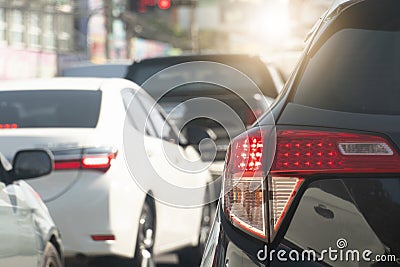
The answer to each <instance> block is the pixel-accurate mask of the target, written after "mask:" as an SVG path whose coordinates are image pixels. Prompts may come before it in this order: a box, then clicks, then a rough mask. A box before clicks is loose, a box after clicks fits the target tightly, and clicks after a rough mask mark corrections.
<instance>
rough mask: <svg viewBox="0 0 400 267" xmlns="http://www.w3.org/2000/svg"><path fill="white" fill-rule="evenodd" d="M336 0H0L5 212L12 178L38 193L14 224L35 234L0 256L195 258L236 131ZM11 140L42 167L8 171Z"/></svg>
mask: <svg viewBox="0 0 400 267" xmlns="http://www.w3.org/2000/svg"><path fill="white" fill-rule="evenodd" d="M331 2H332V1H330V0H308V1H305V0H304V1H295V0H282V1H272V0H234V1H223V0H46V1H42V0H34V1H27V0H21V1H8V0H0V79H1V82H0V152H1V153H2V154H3V155H4V156H2V163H3V167H2V168H1V166H0V170H1V174H2V176H1V177H0V178H1V179H2V183H0V187H1V190H2V192H3V193H4V194H5V199H6V200H5V202H4V203H6V205H5V206H6V207H7V210H5V213H10V214H11V213H12V212H11V211H12V209H15V208H17V209H19V207H18V206H19V205H25V204H24V203H25V202H24V201H22V200H21V201H22V202H21V203H20V202H19V201H17V203H13V202H12V203H11V204H10V203H8V202H9V199H10V200H11V199H13V197H10V196H8V195H7V194H9V193H8V192H10V190H11V191H13V190H14V189H13V188H19V187H23V188H28V189H24V190H25V191H26V192H28V191H29V194H31V195H33V196H34V197H35V198H36V199H39V200H36V201H37V202H39V204H37V205H36V206H35V207H34V208H32V212H33V215H32V214H31V215H29V216H30V217H29V218H26V220H30V222H31V224H32V225H29V224H27V225H25V226H24V227H25V228H24V229H25V230H24V231H28V229H29V231H31V232H32V233H33V232H35V233H38V232H40V233H42V235H37V236H36V237H35V236H34V235H33V234H32V235H31V236H30V238H31V240H28V239H26V238H27V235H25V237H23V238H22V239H21V238H20V237H16V238H17V239H18V238H19V241H18V242H19V243H18V242H15V243H12V242H10V244H9V245H1V246H0V266H56V267H58V266H63V265H64V263H63V262H64V256H65V263H66V266H141V267H145V266H149V267H151V266H177V265H180V266H185V267H191V266H199V265H200V262H201V258H202V254H203V251H204V249H205V245H206V241H207V238H208V235H209V233H210V230H211V226H212V222H213V218H214V215H215V212H216V208H217V202H218V200H219V198H220V194H221V188H222V180H221V175H222V174H223V170H224V161H225V159H226V157H227V152H228V156H229V151H228V147H229V144H230V142H231V140H232V139H233V138H234V137H236V136H238V135H240V134H241V133H243V132H245V131H246V130H247V129H249V128H251V127H252V125H255V124H257V122H258V121H259V120H260V119H261V118H262V117H263V115H264V114H265V113H266V112H268V111H269V110H270V108H271V107H272V106H273V105H274V103H275V100H276V99H277V98H278V97H279V95H280V93H281V92H282V91H283V90H284V84H285V81H286V80H287V78H288V77H289V76H290V73H291V71H292V68H293V67H294V65H295V63H296V61H297V60H298V59H299V56H300V54H301V51H302V49H303V48H304V40H305V39H306V38H307V33H308V32H309V31H310V30H311V28H312V26H313V24H314V23H315V22H316V21H317V20H318V18H319V17H320V16H321V15H322V14H323V13H324V12H325V11H326V10H327V9H328V7H329V6H330V4H331ZM21 150H25V151H26V150H28V151H36V152H37V153H39V152H42V153H46V155H48V157H49V160H50V162H51V163H50V165H51V166H52V168H50V169H49V170H48V171H47V172H44V171H43V170H41V171H42V173H40V170H39V167H38V166H42V165H43V164H44V165H45V163H43V162H42V163H40V162H38V161H37V160H36V159H35V157H36V156H35V155H31V156H27V157H26V158H25V160H26V161H27V162H28V163H26V164H27V166H29V167H30V168H31V169H33V170H29V168H28V169H24V170H23V171H24V174H25V175H21V176H15V177H11V176H10V175H9V173H13V174H14V173H15V171H14V172H13V171H12V170H11V167H12V164H11V165H10V164H9V163H7V161H9V162H13V164H14V165H16V164H17V163H18V161H17V160H16V156H15V155H18V153H19V152H18V151H21ZM21 153H22V152H21ZM32 153H33V152H32ZM43 160H44V159H42V161H43ZM34 164H37V166H36V168H37V169H36V170H35V166H34ZM41 164H42V165H41ZM16 167H18V166H14V168H13V169H14V170H15V169H16ZM24 168H26V167H24ZM35 171H36V172H38V173H37V174H35V175H34V173H35ZM32 173H33V174H32ZM39 174H40V175H39ZM39 176H40V177H39ZM10 177H11V178H10ZM25 179H29V180H27V182H26V183H25V182H23V181H20V180H25ZM18 190H19V189H18ZM25 191H24V192H25ZM0 193H1V192H0ZM25 194H26V193H25ZM14 195H15V194H14ZM39 196H40V198H39ZM14 198H15V197H14ZM30 198H31V196H28V197H26V199H28V200H29V199H30ZM17 199H18V195H17ZM21 199H25V197H21ZM7 201H8V202H7ZM14 213H15V212H14ZM36 213H40V214H42V215H40V216H41V217H40V216H39V217H40V218H42V217H44V218H45V221H46V222H47V224H48V225H50V226H46V227H45V230H42V228H40V227H38V225H37V221H38V220H39V221H41V220H44V219H35V216H36V215H35V214H36ZM43 214H44V215H43ZM14 215H15V214H14ZM17 215H18V214H17ZM50 216H51V218H52V219H50ZM7 220H8V221H9V222H10V224H11V225H12V222H13V221H15V220H18V218H15V217H12V216H8V217H7V219H5V221H7ZM53 220H54V223H53ZM4 229H5V230H4V231H2V232H0V237H1V238H3V235H4V236H10V234H9V233H13V235H14V233H15V232H18V229H10V230H7V229H6V228H4ZM49 229H51V231H50V230H49ZM59 233H61V234H59ZM24 238H25V239H24ZM21 240H26V244H25V245H24V244H23V242H22V241H21ZM29 242H30V243H29ZM29 244H30V245H31V247H30V248H29V250H28V245H29ZM10 251H12V253H10ZM33 251H35V252H33ZM34 253H36V254H37V255H34V256H33V254H34ZM28 254H29V257H28V256H26V255H28ZM3 262H4V263H3Z"/></svg>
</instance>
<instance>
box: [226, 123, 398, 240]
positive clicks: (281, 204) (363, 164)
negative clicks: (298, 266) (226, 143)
mask: <svg viewBox="0 0 400 267" xmlns="http://www.w3.org/2000/svg"><path fill="white" fill-rule="evenodd" d="M397 172H400V157H399V155H398V153H397V152H396V151H395V150H394V149H393V147H392V146H391V145H390V143H389V142H388V141H387V140H386V139H384V138H382V137H379V136H373V135H368V134H354V133H342V132H327V131H309V130H278V131H277V132H275V131H274V129H272V128H253V129H251V130H249V131H247V132H246V133H244V134H242V135H240V136H238V137H236V138H235V139H233V140H232V142H231V145H230V149H229V151H228V155H227V159H226V164H225V169H224V182H223V190H224V198H223V208H224V213H225V214H226V216H227V217H228V218H229V220H230V221H231V222H232V223H233V224H234V225H235V226H237V227H238V228H240V229H242V230H244V231H246V232H247V233H250V234H252V235H255V236H257V237H259V238H262V239H266V238H269V239H270V240H272V239H273V238H274V236H275V234H276V232H277V231H278V230H279V227H280V225H281V223H282V221H283V220H284V218H285V215H286V214H287V212H288V210H289V208H290V205H291V203H292V201H293V199H294V198H295V196H296V194H297V192H298V191H299V188H300V187H301V185H302V183H303V181H304V179H306V178H307V177H308V176H309V175H312V174H317V173H331V174H334V173H397ZM267 199H268V200H269V202H268V203H266V200H267Z"/></svg>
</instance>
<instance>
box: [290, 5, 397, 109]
mask: <svg viewBox="0 0 400 267" xmlns="http://www.w3.org/2000/svg"><path fill="white" fill-rule="evenodd" d="M384 2H385V4H387V5H385V4H383V3H381V1H366V2H365V3H361V4H359V5H358V6H357V7H353V8H350V9H349V10H347V11H344V13H343V14H342V15H340V17H339V18H338V19H337V21H335V22H333V23H332V25H331V26H330V28H328V30H327V31H326V33H325V34H324V36H322V38H321V39H320V41H319V43H317V48H315V49H314V50H312V51H311V56H310V57H309V58H308V59H307V60H308V62H307V63H306V64H307V65H306V66H305V70H304V73H303V75H302V77H301V78H300V80H299V83H298V87H297V91H296V94H295V96H294V98H293V102H295V103H298V104H301V105H306V106H311V107H316V108H322V109H329V110H337V111H345V112H356V113H368V114H388V115H399V114H400V105H399V99H400V75H399V70H400V49H399V48H400V18H399V16H398V10H400V2H399V1H392V0H384ZM375 11H376V12H375Z"/></svg>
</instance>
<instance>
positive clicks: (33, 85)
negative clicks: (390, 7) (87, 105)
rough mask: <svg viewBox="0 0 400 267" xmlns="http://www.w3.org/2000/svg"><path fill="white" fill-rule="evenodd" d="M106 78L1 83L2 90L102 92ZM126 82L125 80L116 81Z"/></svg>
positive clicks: (49, 79)
mask: <svg viewBox="0 0 400 267" xmlns="http://www.w3.org/2000/svg"><path fill="white" fill-rule="evenodd" d="M106 80H108V79H105V78H48V79H29V80H12V81H11V80H10V81H1V82H0V90H1V91H10V90H38V89H39V90H100V89H101V87H102V84H103V83H104V82H105V81H106ZM115 80H120V81H125V80H123V79H115Z"/></svg>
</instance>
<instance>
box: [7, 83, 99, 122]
mask: <svg viewBox="0 0 400 267" xmlns="http://www.w3.org/2000/svg"><path fill="white" fill-rule="evenodd" d="M100 103H101V91H88V90H35V91H30V90H29V91H3V92H0V125H3V126H5V125H9V127H11V125H12V127H11V128H36V127H52V128H53V127H54V128H60V127H77V128H94V127H96V125H97V121H98V118H99V113H100Z"/></svg>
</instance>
